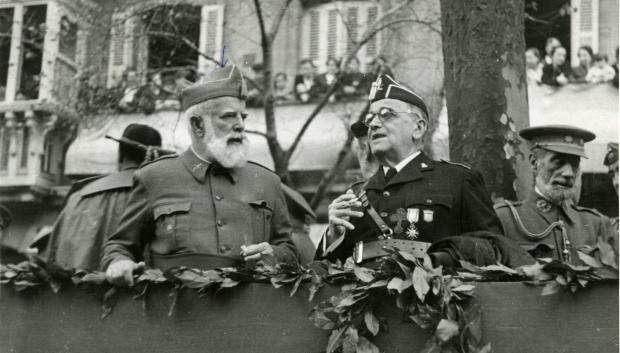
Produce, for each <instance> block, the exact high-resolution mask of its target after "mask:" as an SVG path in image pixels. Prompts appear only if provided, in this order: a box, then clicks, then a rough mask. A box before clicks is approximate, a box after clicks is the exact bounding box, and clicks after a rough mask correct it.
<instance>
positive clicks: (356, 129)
mask: <svg viewBox="0 0 620 353" xmlns="http://www.w3.org/2000/svg"><path fill="white" fill-rule="evenodd" d="M349 129H351V132H352V133H353V136H355V138H360V137H366V136H367V135H368V126H366V125H364V123H363V122H362V121H357V122H354V123H353V124H351V126H349Z"/></svg>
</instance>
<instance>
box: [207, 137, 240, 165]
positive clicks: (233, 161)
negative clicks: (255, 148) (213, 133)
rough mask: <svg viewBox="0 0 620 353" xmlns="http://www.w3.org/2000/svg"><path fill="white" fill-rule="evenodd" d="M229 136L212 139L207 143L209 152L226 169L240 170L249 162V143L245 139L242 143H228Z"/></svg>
mask: <svg viewBox="0 0 620 353" xmlns="http://www.w3.org/2000/svg"><path fill="white" fill-rule="evenodd" d="M228 139H229V136H226V137H223V138H212V139H211V140H210V141H209V142H207V151H209V153H210V154H211V155H212V156H213V158H214V159H215V160H216V161H217V162H218V163H219V164H221V165H222V167H224V168H239V167H242V166H244V165H245V163H246V162H247V161H248V158H247V155H248V149H249V143H248V139H247V137H245V136H244V137H243V142H242V143H228Z"/></svg>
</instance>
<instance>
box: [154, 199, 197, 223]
mask: <svg viewBox="0 0 620 353" xmlns="http://www.w3.org/2000/svg"><path fill="white" fill-rule="evenodd" d="M191 208H192V202H191V201H183V202H174V203H166V204H163V205H157V206H155V207H154V208H153V218H154V219H157V218H159V217H161V216H164V215H170V214H173V213H178V212H189V210H190V209H191Z"/></svg>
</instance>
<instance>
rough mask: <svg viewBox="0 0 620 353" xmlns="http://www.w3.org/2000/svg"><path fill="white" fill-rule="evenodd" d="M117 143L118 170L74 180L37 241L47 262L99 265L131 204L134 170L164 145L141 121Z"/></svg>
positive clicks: (70, 266)
mask: <svg viewBox="0 0 620 353" xmlns="http://www.w3.org/2000/svg"><path fill="white" fill-rule="evenodd" d="M118 141H120V143H119V146H118V160H117V168H118V172H117V173H113V174H109V175H106V176H96V177H92V178H88V179H84V180H81V181H78V182H77V183H75V184H74V185H73V186H72V188H71V191H70V192H69V195H68V196H67V201H66V204H65V207H64V208H63V210H62V211H61V213H60V215H59V217H58V219H57V220H56V222H55V223H54V226H53V227H52V230H51V233H46V234H42V235H43V236H42V237H39V238H37V239H36V240H35V241H34V242H33V245H32V247H35V248H37V249H40V250H41V251H42V255H43V258H44V259H46V260H47V263H48V264H49V265H52V266H58V267H61V268H64V269H80V270H82V269H83V270H91V271H94V270H97V269H99V262H100V261H101V252H102V248H103V244H104V243H105V241H106V240H107V236H109V235H110V234H111V233H112V232H113V231H114V230H115V229H116V227H117V226H118V224H119V221H120V218H121V215H122V214H123V211H124V210H125V207H126V206H127V200H128V198H129V194H130V191H131V185H132V178H133V173H134V172H135V171H136V170H137V168H138V166H140V165H141V164H142V163H143V162H144V160H145V158H146V157H147V149H150V150H155V149H157V148H159V147H160V146H161V136H160V135H159V132H157V130H155V129H153V128H152V127H150V126H147V125H142V124H130V125H128V126H127V127H126V128H125V131H124V132H123V135H122V137H121V138H120V139H119V140H118ZM138 145H139V146H143V147H144V148H139V147H136V146H138Z"/></svg>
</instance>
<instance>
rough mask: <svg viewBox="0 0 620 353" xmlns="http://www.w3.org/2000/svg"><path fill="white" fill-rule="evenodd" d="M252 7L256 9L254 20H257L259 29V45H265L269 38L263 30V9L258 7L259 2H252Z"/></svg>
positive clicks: (256, 0) (255, 0)
mask: <svg viewBox="0 0 620 353" xmlns="http://www.w3.org/2000/svg"><path fill="white" fill-rule="evenodd" d="M254 7H255V8H256V18H258V27H259V28H260V37H261V43H263V44H264V43H267V42H268V41H269V36H268V35H267V32H266V29H265V18H264V16H263V9H262V8H261V6H260V0H254Z"/></svg>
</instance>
